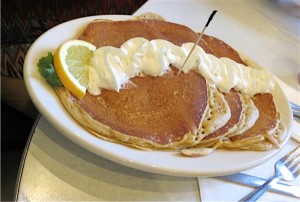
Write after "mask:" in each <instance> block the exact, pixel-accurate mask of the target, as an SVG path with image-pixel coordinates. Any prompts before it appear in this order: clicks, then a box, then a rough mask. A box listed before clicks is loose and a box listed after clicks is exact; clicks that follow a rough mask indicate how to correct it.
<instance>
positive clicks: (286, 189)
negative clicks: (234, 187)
mask: <svg viewBox="0 0 300 202" xmlns="http://www.w3.org/2000/svg"><path fill="white" fill-rule="evenodd" d="M214 178H216V179H220V180H224V181H230V182H235V183H238V184H242V185H248V186H251V187H258V186H260V185H262V184H263V183H265V181H266V180H265V179H263V178H259V177H255V176H252V175H247V174H244V173H237V174H232V175H225V176H218V177H214ZM270 191H272V192H276V193H280V194H285V195H288V196H293V197H297V198H300V187H299V186H293V185H289V184H284V183H280V182H279V183H275V184H272V186H271V188H270Z"/></svg>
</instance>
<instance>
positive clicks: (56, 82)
mask: <svg viewBox="0 0 300 202" xmlns="http://www.w3.org/2000/svg"><path fill="white" fill-rule="evenodd" d="M37 66H38V71H39V72H40V74H41V75H42V77H44V78H45V79H46V80H47V81H48V82H49V83H50V84H51V85H53V86H54V87H61V86H62V85H63V84H62V82H61V81H60V79H59V78H58V76H57V74H56V72H55V69H54V65H53V55H52V53H51V52H48V55H47V56H45V57H42V58H41V59H40V60H39V62H38V64H37Z"/></svg>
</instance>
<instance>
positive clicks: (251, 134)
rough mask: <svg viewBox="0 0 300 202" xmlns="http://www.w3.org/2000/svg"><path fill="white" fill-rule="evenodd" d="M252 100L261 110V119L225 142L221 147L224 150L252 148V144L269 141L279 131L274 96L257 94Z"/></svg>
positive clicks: (278, 118)
mask: <svg viewBox="0 0 300 202" xmlns="http://www.w3.org/2000/svg"><path fill="white" fill-rule="evenodd" d="M252 100H253V102H254V104H255V106H256V107H257V109H258V110H259V117H258V119H257V121H256V122H255V124H254V126H253V127H251V128H250V129H249V130H247V131H245V132H244V133H242V134H240V135H236V136H233V137H231V138H230V139H229V140H227V141H225V142H224V143H223V144H222V146H221V147H222V148H228V149H238V148H239V149H243V148H245V149H247V148H251V144H256V143H259V142H264V141H266V140H268V139H269V140H270V135H272V133H274V132H275V131H274V130H276V129H277V127H278V124H279V120H280V115H279V113H278V112H277V110H276V106H275V104H274V102H273V96H272V94H270V93H265V94H256V95H255V96H254V97H253V98H252ZM271 141H272V140H271ZM270 143H273V144H274V143H275V145H276V142H269V144H270ZM271 148H272V146H271ZM252 149H253V148H252Z"/></svg>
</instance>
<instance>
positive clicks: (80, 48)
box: [53, 40, 96, 99]
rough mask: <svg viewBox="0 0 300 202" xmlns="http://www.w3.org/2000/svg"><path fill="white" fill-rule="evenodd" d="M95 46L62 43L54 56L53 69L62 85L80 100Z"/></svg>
mask: <svg viewBox="0 0 300 202" xmlns="http://www.w3.org/2000/svg"><path fill="white" fill-rule="evenodd" d="M95 50H96V46H94V45H93V44H91V43H89V42H86V41H82V40H70V41H67V42H65V43H63V44H62V45H61V46H60V47H59V48H58V49H57V50H56V52H55V54H54V58H53V60H54V68H55V71H56V73H57V75H58V77H59V79H60V80H61V82H62V83H63V85H64V87H65V88H66V89H67V90H69V91H70V92H71V93H72V94H73V95H74V96H75V97H77V98H78V99H81V98H83V97H84V95H85V93H86V89H87V86H88V81H89V73H88V72H89V71H88V69H89V65H90V60H91V57H92V56H93V52H94V51H95Z"/></svg>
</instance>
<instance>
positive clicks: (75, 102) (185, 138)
mask: <svg viewBox="0 0 300 202" xmlns="http://www.w3.org/2000/svg"><path fill="white" fill-rule="evenodd" d="M134 37H143V38H146V39H148V40H152V39H164V40H168V41H170V42H172V43H174V44H176V45H181V44H183V43H186V42H195V41H196V39H197V37H198V34H197V33H196V32H194V31H193V30H192V29H190V28H188V27H186V26H184V25H179V24H176V23H171V22H167V21H163V20H158V19H142V20H129V21H107V20H98V21H94V22H92V23H90V24H89V25H88V26H87V27H86V29H85V30H84V31H83V33H82V34H81V35H80V36H79V37H78V38H79V39H81V40H85V41H88V42H90V43H93V44H94V45H95V46H97V47H102V46H113V47H120V46H121V45H122V44H123V43H124V42H126V41H127V40H129V39H131V38H134ZM199 45H200V46H201V47H202V48H203V49H204V50H205V52H207V53H211V54H213V55H215V56H216V57H227V58H230V59H232V60H234V61H236V62H238V63H243V61H242V60H241V58H240V56H239V55H238V53H237V52H236V51H235V50H234V49H233V48H232V47H230V46H229V45H228V44H226V43H225V42H223V41H221V40H219V39H217V38H215V37H212V36H208V35H204V36H203V38H202V40H201V41H200V42H199ZM177 72H178V70H177V68H174V67H171V68H170V70H169V71H168V72H167V73H165V74H164V75H163V76H157V77H152V76H147V75H143V76H138V77H134V78H132V79H131V81H130V82H131V83H132V85H130V86H129V87H126V88H123V89H121V90H120V91H119V92H116V91H112V90H105V89H102V90H101V94H100V95H99V96H94V95H91V94H89V92H87V93H86V95H85V97H84V98H82V99H80V100H79V99H77V98H75V97H74V96H73V95H72V94H71V93H70V92H68V91H67V90H66V89H64V88H59V89H57V91H56V92H57V94H58V96H59V98H60V100H61V101H62V103H63V105H64V106H65V107H66V109H67V111H68V112H69V113H70V114H71V115H72V116H73V117H74V119H75V120H76V121H77V122H78V123H80V124H81V125H82V126H83V127H84V128H86V129H87V130H88V131H90V132H91V133H92V134H94V135H96V136H97V137H100V138H103V139H105V140H109V141H113V142H118V143H120V144H124V145H128V146H132V147H136V148H140V149H147V150H153V149H168V150H178V149H183V148H190V147H193V146H195V145H201V144H205V141H208V142H209V141H212V142H217V143H218V144H217V146H215V145H214V148H217V147H220V148H224V149H246V148H248V149H253V148H254V147H257V148H264V149H265V150H267V149H270V148H273V145H277V144H278V141H277V140H278V137H277V136H278V134H279V133H276V132H275V131H276V129H277V128H278V122H279V118H280V117H279V113H278V112H277V110H276V107H275V104H274V102H273V98H272V95H271V94H270V93H265V94H257V95H255V96H254V97H253V98H252V100H253V103H252V102H250V101H249V100H248V101H247V102H245V103H244V104H247V103H250V104H249V106H248V107H246V108H247V109H248V111H247V112H248V115H247V114H246V111H245V110H244V107H243V101H242V98H241V96H240V95H239V93H238V92H237V91H236V90H231V91H229V92H225V93H224V94H221V93H219V91H218V90H214V89H213V87H212V88H211V87H209V86H208V84H207V83H206V80H205V79H204V77H203V76H202V75H200V74H198V73H196V72H194V71H190V72H189V73H183V72H182V73H181V74H179V75H177ZM209 93H210V94H209ZM251 103H252V104H254V105H255V107H254V105H251ZM218 106H219V107H218ZM256 108H257V109H258V111H259V117H258V118H257V116H256V118H257V120H256V119H255V115H254V114H255V112H254V111H255V109H256ZM211 114H217V115H218V116H215V117H218V119H217V118H215V119H214V120H213V121H211V117H210V116H211ZM251 115H252V116H251ZM247 118H248V119H247ZM254 122H255V123H254ZM207 128H210V129H209V130H207ZM237 128H238V129H240V130H241V131H242V132H239V131H237ZM205 130H206V131H205ZM229 134H230V137H227V138H226V136H227V135H229ZM274 134H277V135H274ZM275 136H276V137H275ZM219 140H220V141H219ZM202 141H203V143H202ZM252 143H253V144H254V145H256V146H254V147H253V146H252V147H251V144H252ZM270 145H271V147H270ZM254 149H255V148H254ZM261 150H262V149H261Z"/></svg>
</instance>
